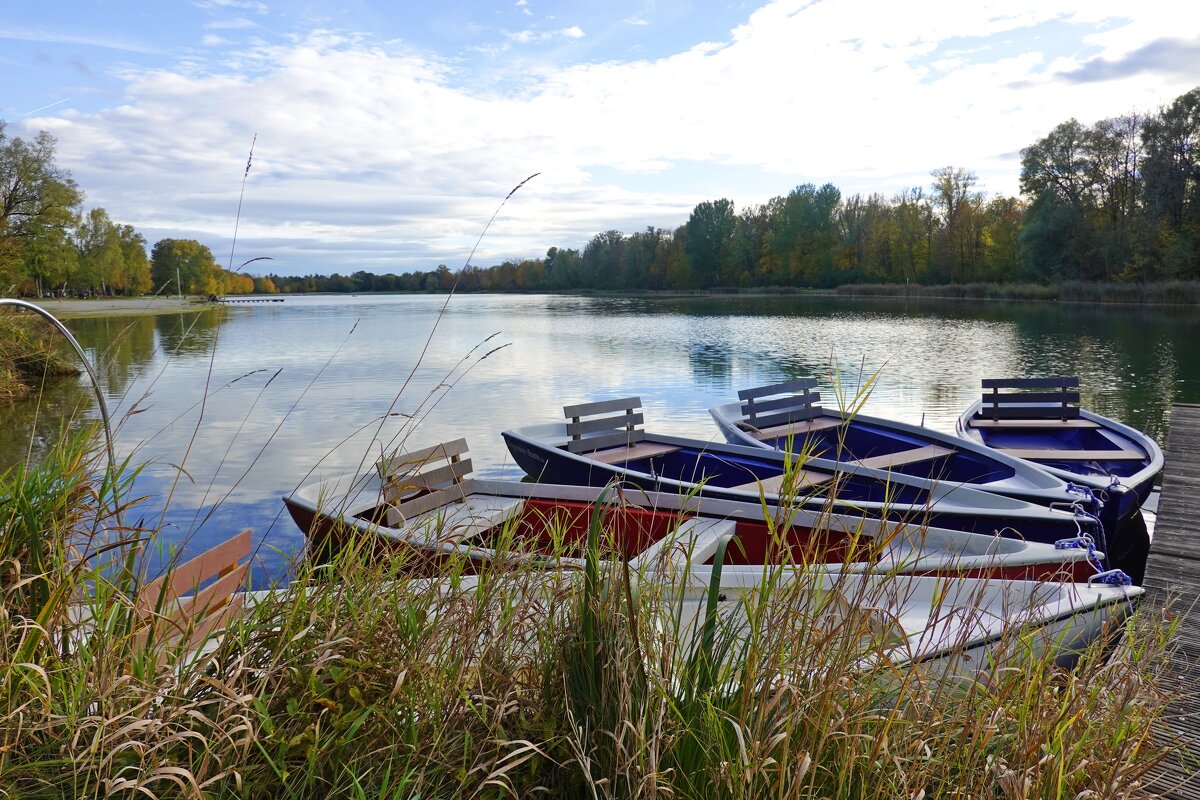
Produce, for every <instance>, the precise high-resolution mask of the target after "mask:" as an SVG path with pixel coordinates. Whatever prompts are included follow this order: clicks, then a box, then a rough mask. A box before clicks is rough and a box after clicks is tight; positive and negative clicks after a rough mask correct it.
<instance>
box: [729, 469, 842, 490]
mask: <svg viewBox="0 0 1200 800" xmlns="http://www.w3.org/2000/svg"><path fill="white" fill-rule="evenodd" d="M785 475H786V473H783V472H781V473H779V474H778V475H772V476H771V477H769V478H762V479H761V480H753V481H750V482H749V483H743V484H740V485H738V486H732V487H730V488H732V489H740V490H743V491H751V492H757V491H758V490H759V487H762V491H763V494H779V491H780V490H781V489H782V488H783V479H784V477H785ZM831 480H833V476H832V475H830V474H829V473H828V472H820V471H818V470H812V469H800V470H796V481H795V483H793V484H792V488H793V489H794V490H796V491H799V490H800V489H803V488H805V487H807V486H818V485H820V484H822V483H825V482H827V481H831Z"/></svg>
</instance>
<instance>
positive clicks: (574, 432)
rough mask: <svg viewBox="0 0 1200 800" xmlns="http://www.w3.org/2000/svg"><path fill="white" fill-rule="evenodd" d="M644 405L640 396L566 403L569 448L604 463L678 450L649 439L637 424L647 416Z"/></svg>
mask: <svg viewBox="0 0 1200 800" xmlns="http://www.w3.org/2000/svg"><path fill="white" fill-rule="evenodd" d="M641 408H642V399H641V398H640V397H623V398H620V399H618V400H602V401H600V402H596V403H579V404H577V405H572V406H563V415H564V416H566V417H567V419H569V420H570V422H568V423H567V433H568V434H569V435H570V437H571V438H570V440H569V441H568V442H567V451H568V452H570V453H575V454H576V455H581V456H584V457H586V458H591V459H594V460H596V461H602V462H604V463H605V464H620V463H623V462H626V461H634V460H636V459H639V458H650V457H652V456H661V455H666V454H667V453H673V452H675V451H676V450H678V449H679V448H678V447H675V446H673V445H665V444H656V443H654V442H647V441H646V432H645V431H644V430H642V429H641V428H640V427H638V426H639V425H641V424H642V422H643V419H644V418H643V416H642V413H641ZM585 417H588V418H589V419H585Z"/></svg>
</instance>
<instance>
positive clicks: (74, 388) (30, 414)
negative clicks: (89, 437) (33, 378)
mask: <svg viewBox="0 0 1200 800" xmlns="http://www.w3.org/2000/svg"><path fill="white" fill-rule="evenodd" d="M95 404H96V396H95V395H94V394H92V391H91V389H90V388H89V387H88V386H87V385H86V384H85V383H84V382H83V381H81V380H80V379H78V378H55V379H52V380H50V381H47V382H46V383H45V384H44V385H43V386H41V387H39V391H36V392H34V394H33V395H31V396H30V397H29V398H27V399H25V400H22V401H21V402H19V403H15V404H13V405H10V406H5V407H4V408H0V417H2V418H3V421H4V424H2V425H0V472H3V471H5V470H7V469H10V468H12V467H14V466H16V465H17V464H20V463H22V462H24V461H26V460H27V459H28V460H30V461H31V463H37V462H38V461H41V460H42V458H43V457H44V456H45V455H46V453H47V452H49V451H50V450H51V449H52V448H53V447H54V446H55V445H56V444H57V443H58V442H59V441H61V440H62V437H63V434H64V433H66V432H68V431H71V430H78V429H79V428H81V427H83V426H85V425H90V424H93V421H94V418H95V414H94V408H95Z"/></svg>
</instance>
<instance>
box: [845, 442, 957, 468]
mask: <svg viewBox="0 0 1200 800" xmlns="http://www.w3.org/2000/svg"><path fill="white" fill-rule="evenodd" d="M953 453H954V451H953V450H951V449H950V448H949V447H942V446H941V445H937V444H928V445H925V446H924V447H914V448H913V449H911V450H899V451H897V452H895V453H884V454H883V455H880V456H871V457H870V458H860V459H859V460H858V461H851V462H849V463H851V464H857V465H858V466H860V467H869V468H871V469H891V468H892V467H899V466H902V465H904V464H916V463H917V462H920V461H929V460H931V459H934V458H941V457H942V456H948V455H952V454H953Z"/></svg>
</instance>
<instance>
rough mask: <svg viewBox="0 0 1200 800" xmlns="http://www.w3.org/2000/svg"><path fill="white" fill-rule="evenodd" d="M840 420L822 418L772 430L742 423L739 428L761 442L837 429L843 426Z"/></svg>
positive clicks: (776, 426)
mask: <svg viewBox="0 0 1200 800" xmlns="http://www.w3.org/2000/svg"><path fill="white" fill-rule="evenodd" d="M841 424H842V421H841V420H840V419H835V418H833V417H821V418H819V419H814V420H810V421H809V422H794V423H791V424H783V425H775V426H772V427H770V428H754V427H753V426H751V425H749V424H747V423H742V424H741V425H739V426H738V427H740V428H741V429H742V430H744V431H746V432H747V433H749V434H750V435H751V436H753V437H754V438H755V439H758V440H759V441H760V442H761V441H765V440H767V439H778V438H780V437H786V436H787V435H788V434H789V433H790V434H791V435H792V437H797V436H802V435H804V434H806V433H812V432H813V431H823V430H825V429H827V428H836V427H837V426H839V425H841Z"/></svg>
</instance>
